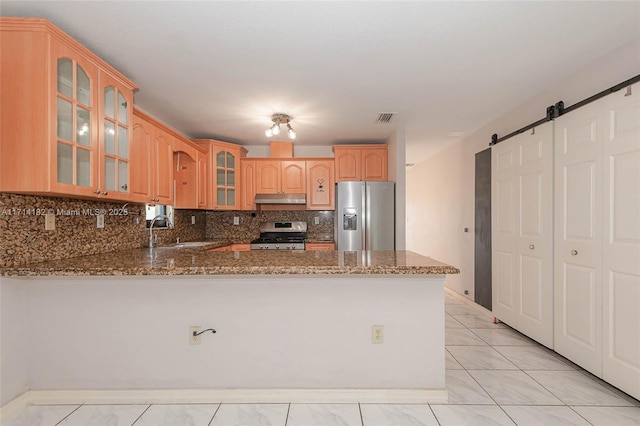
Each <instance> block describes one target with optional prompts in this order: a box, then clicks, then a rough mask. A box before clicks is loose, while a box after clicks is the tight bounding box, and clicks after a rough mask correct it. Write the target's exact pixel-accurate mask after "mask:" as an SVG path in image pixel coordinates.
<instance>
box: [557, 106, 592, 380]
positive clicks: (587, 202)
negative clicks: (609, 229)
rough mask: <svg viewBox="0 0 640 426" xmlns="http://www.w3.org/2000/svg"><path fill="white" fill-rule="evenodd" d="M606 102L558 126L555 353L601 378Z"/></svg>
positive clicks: (560, 121)
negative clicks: (603, 154)
mask: <svg viewBox="0 0 640 426" xmlns="http://www.w3.org/2000/svg"><path fill="white" fill-rule="evenodd" d="M602 106H603V104H602V101H596V102H593V103H591V104H589V105H587V106H585V107H582V108H580V109H579V110H577V111H575V112H571V113H569V114H567V115H564V116H562V117H559V118H558V119H557V120H556V123H555V126H556V156H555V179H556V191H555V197H556V198H555V205H556V209H555V211H556V213H555V221H554V222H555V260H556V263H555V268H554V269H555V272H554V285H555V318H556V321H555V335H554V339H555V342H554V345H555V350H556V351H557V352H559V353H560V354H562V355H564V356H566V357H567V358H569V359H571V360H572V361H574V362H576V363H578V364H580V365H581V366H583V367H584V368H585V369H587V370H589V371H590V372H592V373H593V374H595V375H597V376H601V374H602V343H601V342H602V143H601V142H602V119H601V117H602Z"/></svg>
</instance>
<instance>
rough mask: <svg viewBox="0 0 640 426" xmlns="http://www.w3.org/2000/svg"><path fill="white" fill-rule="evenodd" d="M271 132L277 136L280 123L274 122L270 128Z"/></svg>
mask: <svg viewBox="0 0 640 426" xmlns="http://www.w3.org/2000/svg"><path fill="white" fill-rule="evenodd" d="M271 132H272V133H273V135H274V136H278V135H279V134H280V125H279V124H277V123H276V124H274V125H273V127H272V128H271Z"/></svg>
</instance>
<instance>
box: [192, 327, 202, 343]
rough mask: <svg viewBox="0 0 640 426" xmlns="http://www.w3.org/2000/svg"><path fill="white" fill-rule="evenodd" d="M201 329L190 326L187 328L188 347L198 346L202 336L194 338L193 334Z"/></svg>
mask: <svg viewBox="0 0 640 426" xmlns="http://www.w3.org/2000/svg"><path fill="white" fill-rule="evenodd" d="M201 330H202V327H198V326H191V327H189V344H190V345H199V344H200V342H201V339H202V336H201V335H200V336H194V335H193V333H200V331H201Z"/></svg>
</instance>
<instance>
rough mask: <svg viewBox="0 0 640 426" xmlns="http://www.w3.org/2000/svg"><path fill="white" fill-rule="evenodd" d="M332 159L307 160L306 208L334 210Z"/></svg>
mask: <svg viewBox="0 0 640 426" xmlns="http://www.w3.org/2000/svg"><path fill="white" fill-rule="evenodd" d="M334 164H335V162H334V160H333V159H332V158H328V159H318V160H307V210H335V195H334V192H335V176H334Z"/></svg>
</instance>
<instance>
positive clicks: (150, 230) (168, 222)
mask: <svg viewBox="0 0 640 426" xmlns="http://www.w3.org/2000/svg"><path fill="white" fill-rule="evenodd" d="M161 217H164V218H165V219H167V227H169V228H173V225H172V224H171V218H170V217H169V216H167V215H166V214H159V215H157V216H156V217H154V218H153V220H152V221H151V225H150V226H149V248H153V246H154V245H155V244H156V240H157V238H154V237H157V236H154V235H153V224H154V223H156V220H158V219H160V218H161Z"/></svg>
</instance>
